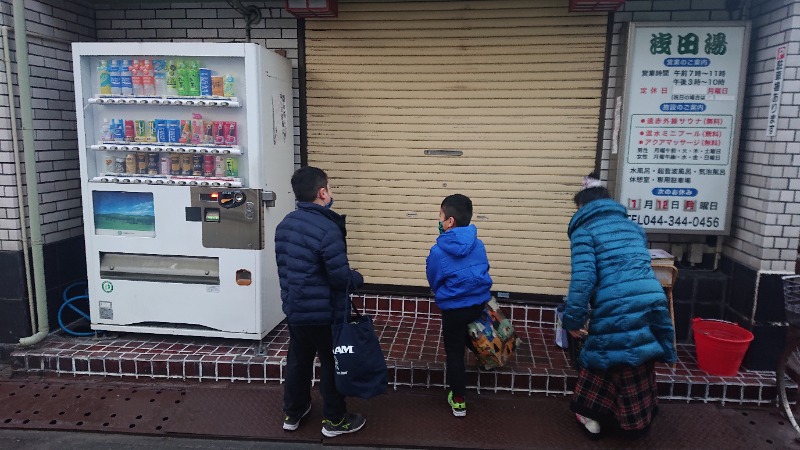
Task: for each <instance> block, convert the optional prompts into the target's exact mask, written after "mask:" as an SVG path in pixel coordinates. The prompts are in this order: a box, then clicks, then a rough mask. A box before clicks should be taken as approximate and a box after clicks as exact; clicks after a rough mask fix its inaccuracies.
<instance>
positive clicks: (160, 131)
mask: <svg viewBox="0 0 800 450" xmlns="http://www.w3.org/2000/svg"><path fill="white" fill-rule="evenodd" d="M156 142H169V136H167V121H166V120H163V119H156Z"/></svg>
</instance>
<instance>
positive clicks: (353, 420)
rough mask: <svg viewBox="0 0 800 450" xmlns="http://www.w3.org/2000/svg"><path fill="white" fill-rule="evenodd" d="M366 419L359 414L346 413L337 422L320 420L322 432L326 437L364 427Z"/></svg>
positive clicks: (353, 431)
mask: <svg viewBox="0 0 800 450" xmlns="http://www.w3.org/2000/svg"><path fill="white" fill-rule="evenodd" d="M365 423H367V421H366V420H365V419H364V417H362V416H361V414H352V413H347V414H345V416H344V417H342V420H340V421H339V423H333V422H331V421H330V420H328V419H325V420H323V421H322V434H324V435H325V436H326V437H334V436H338V435H340V434H345V433H355V432H356V431H358V430H360V429H361V428H362V427H364V424H365Z"/></svg>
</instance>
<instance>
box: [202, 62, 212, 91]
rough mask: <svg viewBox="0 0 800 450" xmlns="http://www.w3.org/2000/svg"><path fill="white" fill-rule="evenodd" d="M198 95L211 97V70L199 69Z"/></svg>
mask: <svg viewBox="0 0 800 450" xmlns="http://www.w3.org/2000/svg"><path fill="white" fill-rule="evenodd" d="M200 95H211V69H206V68H203V67H201V68H200Z"/></svg>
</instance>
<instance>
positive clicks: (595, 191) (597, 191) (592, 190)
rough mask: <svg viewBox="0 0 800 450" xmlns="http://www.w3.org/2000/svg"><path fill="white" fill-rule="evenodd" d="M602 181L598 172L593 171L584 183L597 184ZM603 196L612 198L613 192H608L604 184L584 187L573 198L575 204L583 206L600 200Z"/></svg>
mask: <svg viewBox="0 0 800 450" xmlns="http://www.w3.org/2000/svg"><path fill="white" fill-rule="evenodd" d="M599 181H600V177H599V176H597V172H592V173H590V174H589V175H587V176H586V177H585V178H584V185H587V184H588V185H590V186H591V185H593V184H594V185H596V184H598V182H599ZM603 198H611V194H610V193H609V192H608V189H606V188H605V187H603V186H594V187H584V188H583V189H581V190H580V191H578V193H577V194H575V197H573V198H572V200H573V201H574V202H575V206H577V207H578V208H580V207H581V206H583V205H585V204H587V203H589V202H593V201H595V200H600V199H603Z"/></svg>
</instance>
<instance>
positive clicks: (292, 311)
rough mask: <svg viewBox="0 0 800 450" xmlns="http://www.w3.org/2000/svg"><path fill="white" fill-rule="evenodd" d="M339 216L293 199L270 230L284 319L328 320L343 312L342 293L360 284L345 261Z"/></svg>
mask: <svg viewBox="0 0 800 450" xmlns="http://www.w3.org/2000/svg"><path fill="white" fill-rule="evenodd" d="M346 236H347V231H346V229H345V217H344V216H342V215H339V214H337V213H336V212H334V211H331V210H330V209H328V208H325V207H323V206H320V205H317V204H315V203H306V202H298V203H297V209H296V210H295V211H292V212H290V213H289V214H287V215H286V217H284V219H283V220H282V221H281V223H280V224H278V227H277V228H276V229H275V258H276V259H277V262H278V278H279V280H280V285H281V300H282V301H283V312H284V313H285V314H286V322H287V323H288V324H289V325H331V324H332V323H333V320H334V315H335V316H336V317H337V320H343V318H344V317H345V316H346V314H349V311H350V303H349V301H348V297H347V293H348V286H349V288H350V289H358V288H360V287H361V285H362V284H364V278H363V277H362V276H361V274H360V273H358V272H356V271H355V270H351V269H350V264H349V263H348V261H347V243H346V242H345V237H346Z"/></svg>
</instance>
